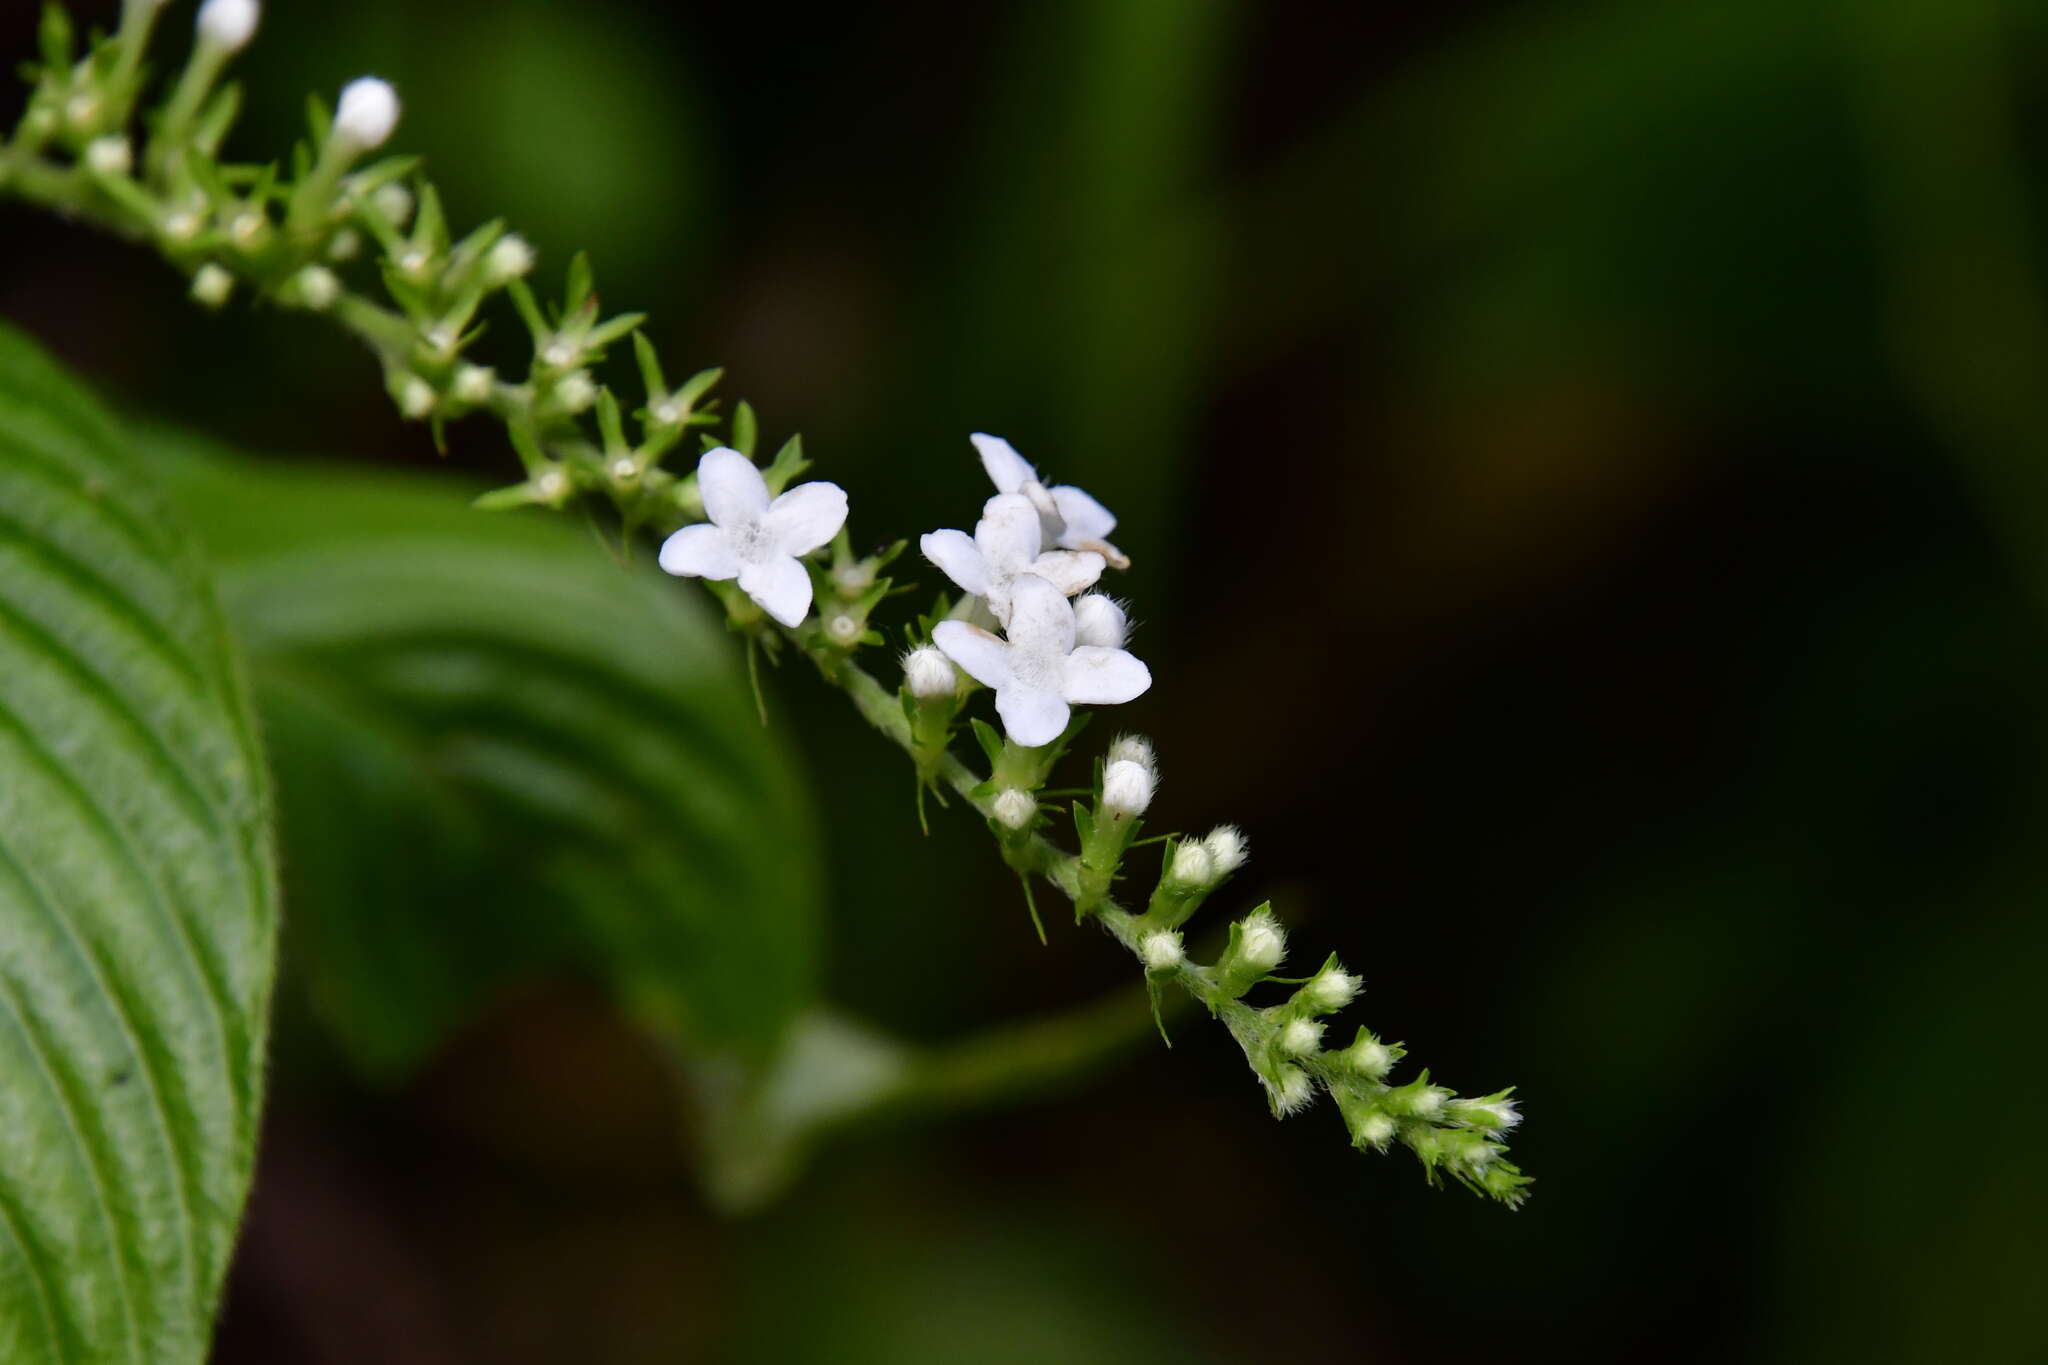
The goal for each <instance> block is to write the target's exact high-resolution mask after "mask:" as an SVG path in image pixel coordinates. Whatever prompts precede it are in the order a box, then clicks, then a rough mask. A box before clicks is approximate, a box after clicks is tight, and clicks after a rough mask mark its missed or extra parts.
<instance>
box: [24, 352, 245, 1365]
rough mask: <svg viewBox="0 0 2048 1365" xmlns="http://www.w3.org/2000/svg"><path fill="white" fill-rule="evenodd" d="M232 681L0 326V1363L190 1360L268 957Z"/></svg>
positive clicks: (76, 408)
mask: <svg viewBox="0 0 2048 1365" xmlns="http://www.w3.org/2000/svg"><path fill="white" fill-rule="evenodd" d="M237 667H238V666H237V664H236V661H235V657H234V653H233V650H232V648H231V645H230V641H229V637H228V635H227V632H226V630H225V629H224V627H223V625H222V622H221V618H220V616H219V613H218V611H217V610H216V607H215V603H214V598H213V593H212V589H211V587H210V586H209V583H208V579H207V575H206V573H205V571H204V570H203V568H202V567H201V565H200V563H199V561H198V560H197V558H196V557H195V555H194V553H193V551H192V548H191V545H190V543H189V541H188V540H187V538H186V537H185V536H184V535H183V534H182V533H181V532H180V531H179V529H178V527H177V525H176V523H175V521H174V519H173V518H172V517H171V516H170V515H169V514H168V512H167V510H166V508H165V506H164V505H163V504H162V503H161V501H160V500H159V499H158V498H157V497H156V496H155V495H154V494H152V493H151V492H150V491H149V488H148V487H147V485H146V483H145V481H144V479H143V477H142V474H141V472H140V471H138V470H137V469H136V468H134V467H133V466H132V465H131V462H130V459H129V457H128V455H127V453H126V451H125V450H124V447H123V441H122V438H121V437H120V436H119V435H118V433H117V431H116V429H115V427H114V426H113V425H112V424H111V422H110V421H109V420H108V419H107V418H106V417H105V416H104V415H103V414H102V413H101V412H100V411H99V410H98V408H97V407H96V406H95V405H94V404H93V402H92V400H91V399H90V398H88V397H87V396H86V395H85V394H84V393H82V392H81V391H80V390H79V389H78V388H77V387H76V386H75V384H73V383H72V382H71V381H70V380H69V379H67V378H66V377H65V376H64V375H63V374H62V373H61V372H59V371H58V370H57V368H56V367H55V366H54V365H52V364H51V363H50V362H49V361H48V360H46V359H44V358H43V357H42V356H41V354H40V353H39V352H37V351H36V350H35V348H34V347H33V346H31V345H30V344H29V343H27V342H26V341H24V340H23V339H22V338H21V337H20V336H19V335H18V334H16V333H14V332H11V331H8V330H6V329H4V328H0V1360H4V1361H7V1362H10V1363H11V1362H17V1361H22V1362H28V1361H36V1362H41V1361H80V1362H85V1361H90V1362H128V1361H133V1362H137V1363H138V1365H141V1363H142V1362H147V1365H163V1363H165V1362H169V1363H170V1365H177V1363H178V1362H197V1361H199V1360H201V1359H203V1358H204V1356H205V1353H206V1347H207V1340H208V1336H209V1329H210V1325H211V1322H212V1318H213V1311H214V1303H215V1299H216V1297H217V1295H218V1293H219V1290H220V1286H221V1279H222V1275H223V1273H224V1271H225V1269H226V1265H227V1260H228V1253H229V1250H230V1248H231V1246H232V1245H233V1242H234V1235H235V1228H236V1223H237V1221H238V1219H239V1217H240V1213H241V1209H242V1202H243V1199H244V1196H245V1195H246V1194H247V1191H248V1185H249V1169H250V1160H251V1154H252V1151H253V1148H254V1140H255V1131H256V1121H257V1111H258V1107H259V1104H260V1101H261V1098H262V1089H263V1086H262V1080H263V1074H262V1065H261V1060H262V1054H263V1046H264V1034H265V1019H266V1009H267V1006H268V1002H269V996H270V986H271V979H272V973H273V959H274V953H275V947H276V936H277V909H276V895H275V877H274V875H273V866H272V862H271V857H270V848H269V842H268V839H269V835H268V823H269V811H268V797H267V793H266V790H265V780H264V775H263V765H262V759H261V756H260V753H259V751H258V749H257V745H256V742H255V739H254V732H253V729H252V726H251V724H250V721H249V711H248V707H247V704H246V699H245V696H244V693H243V689H242V685H241V681H240V678H239V676H238V672H237Z"/></svg>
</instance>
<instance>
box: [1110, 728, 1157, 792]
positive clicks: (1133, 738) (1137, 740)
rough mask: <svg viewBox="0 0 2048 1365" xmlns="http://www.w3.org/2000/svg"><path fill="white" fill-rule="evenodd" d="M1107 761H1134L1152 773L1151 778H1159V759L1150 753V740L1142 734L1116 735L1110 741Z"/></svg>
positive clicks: (1154, 779) (1155, 779)
mask: <svg viewBox="0 0 2048 1365" xmlns="http://www.w3.org/2000/svg"><path fill="white" fill-rule="evenodd" d="M1109 762H1111V763H1135V764H1137V765H1138V766H1139V767H1141V768H1143V769H1144V770H1145V771H1146V772H1148V773H1151V774H1152V780H1153V781H1155V782H1156V781H1158V780H1159V760H1158V758H1157V757H1155V756H1154V754H1153V753H1152V744H1151V741H1149V740H1147V739H1146V738H1145V737H1144V736H1143V735H1118V736H1117V737H1116V738H1115V739H1114V740H1112V741H1111V742H1110V746H1109Z"/></svg>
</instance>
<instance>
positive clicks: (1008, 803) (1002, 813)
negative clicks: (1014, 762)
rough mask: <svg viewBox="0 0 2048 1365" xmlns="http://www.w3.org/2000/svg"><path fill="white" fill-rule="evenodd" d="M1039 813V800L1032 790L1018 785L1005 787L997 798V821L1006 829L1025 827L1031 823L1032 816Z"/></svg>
mask: <svg viewBox="0 0 2048 1365" xmlns="http://www.w3.org/2000/svg"><path fill="white" fill-rule="evenodd" d="M1037 813H1038V802H1037V800H1036V799H1035V798H1034V797H1033V796H1032V795H1031V793H1030V792H1027V791H1023V790H1021V789H1020V788H1017V787H1005V788H1004V789H1003V790H1002V791H1001V792H999V793H997V795H996V799H995V817H996V823H997V824H999V825H1001V826H1002V827H1003V828H1004V829H1011V830H1018V829H1024V828H1026V827H1028V826H1029V825H1030V824H1031V817H1032V816H1034V815H1036V814H1037Z"/></svg>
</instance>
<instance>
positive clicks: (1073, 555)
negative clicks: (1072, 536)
mask: <svg viewBox="0 0 2048 1365" xmlns="http://www.w3.org/2000/svg"><path fill="white" fill-rule="evenodd" d="M1030 572H1032V573H1035V574H1037V575H1038V576H1039V577H1040V578H1043V579H1044V580H1045V581H1046V582H1048V583H1050V584H1052V585H1053V586H1054V587H1055V588H1058V589H1059V590H1060V591H1061V592H1063V593H1065V594H1066V595H1067V596H1068V597H1072V596H1073V595H1074V594H1075V593H1077V592H1085V591H1086V590H1088V589H1089V588H1092V587H1094V586H1095V580H1096V579H1098V578H1100V577H1102V556H1101V555H1099V554H1096V553H1095V552H1094V551H1093V550H1047V551H1046V552H1045V553H1044V554H1042V555H1040V556H1039V557H1038V558H1037V559H1036V560H1034V561H1033V562H1032V564H1031V569H1030Z"/></svg>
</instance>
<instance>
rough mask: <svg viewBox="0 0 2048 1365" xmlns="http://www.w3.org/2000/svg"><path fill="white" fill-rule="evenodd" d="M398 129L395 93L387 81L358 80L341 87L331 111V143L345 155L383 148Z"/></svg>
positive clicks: (367, 78)
mask: <svg viewBox="0 0 2048 1365" xmlns="http://www.w3.org/2000/svg"><path fill="white" fill-rule="evenodd" d="M397 126H398V92H397V91H396V90H393V89H392V88H391V83H390V82H389V81H385V80H380V79H378V78H377V77H375V76H360V77H358V78H356V79H355V80H352V81H350V82H349V83H348V84H347V85H345V86H343V87H342V91H341V101H340V103H339V104H337V105H336V106H335V110H334V139H335V141H337V142H340V143H342V144H343V145H344V146H345V147H346V148H347V149H348V150H349V151H353V152H367V151H369V150H371V149H372V148H375V147H381V146H383V145H384V140H385V139H386V138H388V137H390V136H391V130H392V129H394V128H396V127H397Z"/></svg>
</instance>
